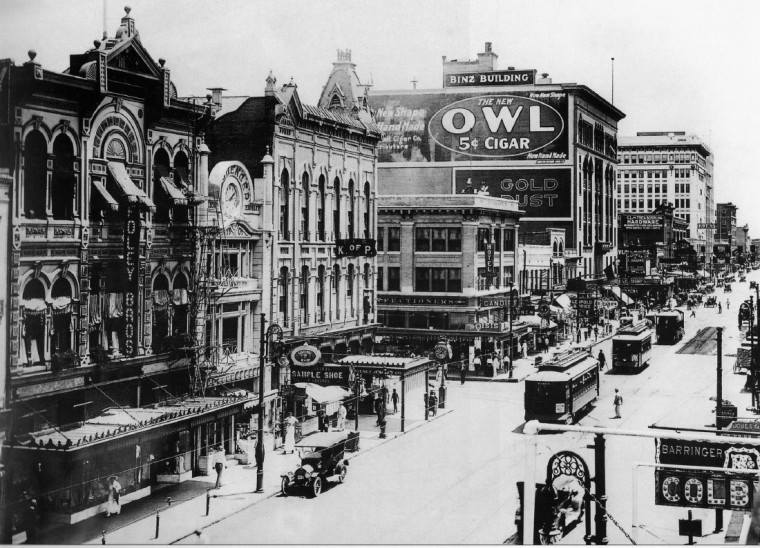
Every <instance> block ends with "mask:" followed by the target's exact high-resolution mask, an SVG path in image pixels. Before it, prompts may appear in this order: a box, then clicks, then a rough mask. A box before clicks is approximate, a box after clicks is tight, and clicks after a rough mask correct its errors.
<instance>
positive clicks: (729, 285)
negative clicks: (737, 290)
mask: <svg viewBox="0 0 760 548" xmlns="http://www.w3.org/2000/svg"><path fill="white" fill-rule="evenodd" d="M723 292H724V293H731V284H726V285H724V286H723Z"/></svg>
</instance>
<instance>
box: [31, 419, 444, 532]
mask: <svg viewBox="0 0 760 548" xmlns="http://www.w3.org/2000/svg"><path fill="white" fill-rule="evenodd" d="M450 412H451V410H450V409H445V410H444V409H440V410H439V412H438V414H437V416H436V417H432V418H431V420H435V419H437V418H440V417H442V416H445V415H446V414H448V413H450ZM396 417H398V415H397V416H396ZM392 418H393V416H392V415H389V416H388V419H392ZM428 422H429V421H428ZM388 423H389V426H391V424H392V423H397V424H398V426H399V427H400V417H399V418H398V420H396V419H393V420H389V421H388ZM374 424H375V417H374V416H369V415H367V416H364V415H363V416H361V417H360V418H359V428H360V430H359V436H360V442H359V451H358V452H356V453H346V458H347V459H349V460H351V459H354V458H356V457H357V456H359V455H363V454H365V453H367V452H369V451H372V450H373V449H375V448H376V447H378V446H380V445H382V444H384V443H387V442H389V441H392V440H394V439H396V438H398V437H400V436H403V435H404V433H402V432H400V431H398V427H396V428H393V427H392V426H391V428H388V429H387V430H386V436H387V437H386V438H385V439H380V438H379V433H380V432H379V429H378V428H377V427H375V426H374ZM424 424H427V423H426V422H425V421H424V420H422V421H420V420H416V419H413V420H407V421H406V428H405V429H406V432H407V433H408V432H410V431H412V430H415V429H416V428H418V427H420V426H423V425H424ZM351 426H353V423H351ZM394 426H395V425H394ZM392 429H393V430H395V431H391V430H392ZM264 462H265V470H264V492H263V493H255V492H254V491H255V489H256V465H255V464H250V465H241V464H238V465H233V466H230V467H229V468H227V469H226V470H225V471H224V474H223V476H222V481H223V486H222V488H221V489H218V490H214V489H212V488H213V487H214V482H215V481H216V475H212V476H197V477H194V478H193V479H192V480H189V481H186V482H184V483H182V484H179V485H166V486H157V487H156V488H154V492H153V493H152V494H151V495H150V496H149V497H146V498H144V499H141V500H139V501H135V502H132V503H130V504H126V505H124V506H123V507H122V513H121V514H120V515H118V516H113V517H111V518H105V517H104V516H96V517H93V518H90V519H88V520H85V521H82V522H80V523H77V524H75V525H60V526H55V527H54V528H52V529H48V530H47V531H45V532H44V533H42V534H41V535H40V538H39V543H41V544H100V543H101V538H102V536H101V532H102V531H105V540H106V543H107V544H170V543H172V542H174V541H177V540H179V539H181V538H184V537H187V536H188V535H191V534H193V532H194V531H195V530H197V529H203V528H204V527H207V526H209V525H211V524H213V523H216V522H218V521H220V520H222V519H224V518H225V517H227V516H229V515H231V514H234V513H236V512H239V511H241V510H243V509H245V508H248V507H250V506H253V505H255V504H258V503H259V502H261V501H264V500H266V499H268V498H271V497H274V496H277V495H278V494H279V493H280V474H283V473H286V472H288V471H293V470H295V469H296V468H297V467H298V465H299V464H300V459H299V457H298V455H297V454H295V455H283V454H282V452H281V451H280V450H278V451H269V452H268V453H267V454H266V457H265V461H264ZM207 492H208V493H209V494H210V495H211V498H210V512H209V515H208V516H207V515H206V493H207ZM167 497H171V499H172V503H171V505H169V504H167ZM157 511H158V515H159V516H160V518H159V519H160V521H159V535H158V538H156V534H155V533H156V513H157Z"/></svg>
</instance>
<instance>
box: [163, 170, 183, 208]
mask: <svg viewBox="0 0 760 548" xmlns="http://www.w3.org/2000/svg"><path fill="white" fill-rule="evenodd" d="M160 181H161V188H162V189H164V192H166V195H167V196H168V197H169V199H170V200H171V201H172V203H173V204H174V205H187V198H186V197H185V195H184V194H183V193H182V191H181V190H180V189H178V188H177V187H176V186H175V185H174V181H172V180H171V178H169V177H161V179H160Z"/></svg>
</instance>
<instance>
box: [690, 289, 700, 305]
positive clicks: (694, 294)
mask: <svg viewBox="0 0 760 548" xmlns="http://www.w3.org/2000/svg"><path fill="white" fill-rule="evenodd" d="M689 299H691V300H692V301H693V302H695V303H701V302H702V300H703V299H704V294H703V293H702V292H701V291H692V292H690V293H689Z"/></svg>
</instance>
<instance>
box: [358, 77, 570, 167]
mask: <svg viewBox="0 0 760 548" xmlns="http://www.w3.org/2000/svg"><path fill="white" fill-rule="evenodd" d="M370 104H371V107H372V108H373V109H374V110H375V112H376V113H375V119H376V121H377V124H378V126H379V127H380V129H381V131H382V132H383V139H382V141H381V142H380V145H379V147H378V160H379V161H380V162H450V161H471V160H484V161H485V160H512V159H516V160H535V161H550V162H564V161H566V160H568V158H569V156H568V150H569V139H568V100H567V94H566V93H562V92H554V91H540V92H539V91H532V92H517V91H515V92H510V93H493V94H483V93H480V94H473V93H465V92H462V93H450V92H448V93H447V92H443V91H438V92H430V93H411V94H408V93H407V94H404V93H398V94H377V95H375V94H373V95H371V96H370Z"/></svg>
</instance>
